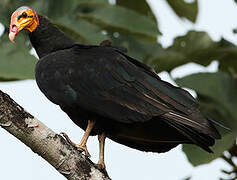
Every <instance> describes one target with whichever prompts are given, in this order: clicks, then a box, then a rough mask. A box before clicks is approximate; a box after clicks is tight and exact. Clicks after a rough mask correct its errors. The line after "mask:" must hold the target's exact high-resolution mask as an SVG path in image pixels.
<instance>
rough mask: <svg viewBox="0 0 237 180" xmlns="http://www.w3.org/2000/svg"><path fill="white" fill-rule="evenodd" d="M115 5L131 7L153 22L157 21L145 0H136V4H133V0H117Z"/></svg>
mask: <svg viewBox="0 0 237 180" xmlns="http://www.w3.org/2000/svg"><path fill="white" fill-rule="evenodd" d="M116 5H119V6H122V7H125V8H128V9H132V10H134V11H136V12H138V13H140V14H143V15H145V16H147V17H149V18H151V19H152V20H154V21H155V22H156V21H157V20H156V18H155V16H154V14H153V12H152V10H151V8H150V6H149V5H148V3H147V2H146V1H145V0H141V1H137V2H136V5H134V0H117V1H116Z"/></svg>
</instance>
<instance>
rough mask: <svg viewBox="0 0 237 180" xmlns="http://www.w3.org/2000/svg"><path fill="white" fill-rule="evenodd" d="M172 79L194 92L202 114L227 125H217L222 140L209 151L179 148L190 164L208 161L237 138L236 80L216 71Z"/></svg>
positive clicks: (185, 146)
mask: <svg viewBox="0 0 237 180" xmlns="http://www.w3.org/2000/svg"><path fill="white" fill-rule="evenodd" d="M176 82H177V84H178V85H180V86H184V87H188V88H191V89H194V90H195V91H196V92H197V94H198V99H199V102H200V105H201V106H200V109H201V112H202V113H203V114H204V115H205V116H207V117H209V118H210V119H213V120H215V121H218V122H220V123H222V124H224V125H225V126H227V127H230V128H231V130H230V131H227V130H224V129H223V128H219V130H220V131H221V134H222V139H221V140H218V141H217V143H216V144H215V145H214V146H213V148H212V149H213V151H214V153H213V154H208V153H206V152H204V151H203V150H201V149H199V148H197V147H194V146H191V145H184V146H183V151H184V152H185V153H186V155H187V157H188V159H189V161H190V162H191V163H192V164H193V165H194V166H197V165H200V164H203V163H209V162H210V161H212V160H214V159H216V158H218V157H219V156H220V155H221V154H222V153H223V152H224V151H225V150H227V149H229V148H230V147H231V146H232V145H233V143H234V141H235V139H236V137H237V111H236V108H237V96H236V91H237V80H236V79H233V78H232V77H231V76H230V75H229V74H227V73H224V72H217V73H199V74H193V75H190V76H186V77H184V78H181V79H176Z"/></svg>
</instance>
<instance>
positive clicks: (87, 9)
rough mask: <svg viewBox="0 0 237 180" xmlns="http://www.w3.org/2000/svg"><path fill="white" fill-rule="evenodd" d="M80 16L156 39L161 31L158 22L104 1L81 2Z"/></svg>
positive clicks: (104, 26)
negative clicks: (103, 2)
mask: <svg viewBox="0 0 237 180" xmlns="http://www.w3.org/2000/svg"><path fill="white" fill-rule="evenodd" d="M78 17H79V18H80V19H81V18H84V19H86V20H88V21H90V22H93V23H96V24H98V25H99V26H101V27H103V28H105V29H106V27H114V28H117V29H121V30H123V31H125V32H127V33H132V34H138V35H141V36H147V37H151V38H154V39H156V38H157V35H158V34H159V31H158V29H157V25H156V23H155V22H154V21H153V20H151V19H150V18H147V17H146V16H144V15H141V14H139V13H137V12H135V11H133V10H129V9H126V8H123V7H119V6H115V5H107V4H102V3H89V2H88V3H81V4H80V5H79V7H78Z"/></svg>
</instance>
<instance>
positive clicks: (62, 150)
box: [0, 91, 110, 180]
mask: <svg viewBox="0 0 237 180" xmlns="http://www.w3.org/2000/svg"><path fill="white" fill-rule="evenodd" d="M0 126H1V127H2V128H3V129H5V130H7V131H8V132H9V133H11V134H12V135H13V136H15V137H16V138H18V139H19V140H21V141H22V142H23V143H24V144H25V145H27V146H28V147H30V148H31V150H32V151H33V152H35V153H37V154H38V155H40V156H41V157H42V158H44V159H45V160H46V161H48V162H49V163H50V164H51V165H52V166H53V167H54V168H55V169H56V170H57V171H58V172H59V173H61V174H62V175H63V176H65V177H66V178H67V179H69V180H97V179H98V180H109V179H110V178H109V177H108V175H107V173H106V172H102V171H100V170H99V169H98V168H97V167H96V166H95V165H94V163H93V162H92V161H90V160H89V159H88V158H87V157H86V156H84V155H83V154H81V153H80V152H79V151H78V150H77V149H76V148H75V147H73V146H72V145H70V144H69V143H68V142H67V141H66V140H65V139H64V138H63V137H62V136H60V135H59V134H56V133H55V132H53V131H52V130H51V129H49V128H48V127H47V126H45V125H44V124H43V123H42V122H40V121H39V120H37V119H36V118H34V117H33V116H32V115H31V114H29V113H28V112H26V111H25V110H24V109H23V108H22V107H21V106H20V105H18V104H17V103H16V102H14V101H13V100H12V99H11V98H10V96H8V95H7V94H5V93H3V92H2V91H0Z"/></svg>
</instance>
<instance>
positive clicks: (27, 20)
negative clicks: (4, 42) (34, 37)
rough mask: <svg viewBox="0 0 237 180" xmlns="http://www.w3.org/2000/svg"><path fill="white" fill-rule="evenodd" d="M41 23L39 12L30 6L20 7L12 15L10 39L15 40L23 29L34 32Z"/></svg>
mask: <svg viewBox="0 0 237 180" xmlns="http://www.w3.org/2000/svg"><path fill="white" fill-rule="evenodd" d="M38 25H39V18H38V15H37V13H36V12H35V11H34V10H33V9H31V8H30V7H28V6H22V7H20V8H18V9H17V10H16V11H15V12H14V13H13V14H12V16H11V24H10V31H9V39H10V40H11V41H12V42H14V38H15V37H16V36H17V34H18V32H20V31H21V30H22V29H25V30H28V31H29V32H33V31H34V30H35V29H36V28H37V26H38Z"/></svg>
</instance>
